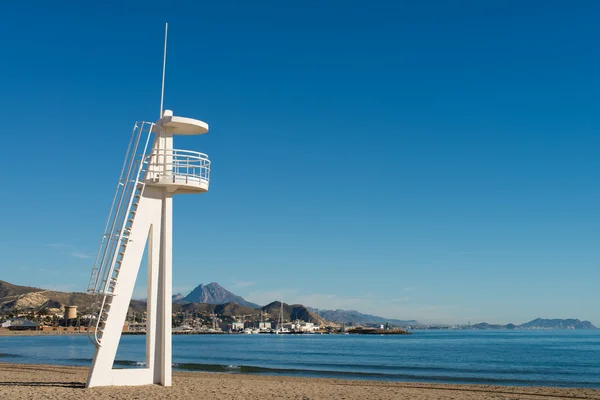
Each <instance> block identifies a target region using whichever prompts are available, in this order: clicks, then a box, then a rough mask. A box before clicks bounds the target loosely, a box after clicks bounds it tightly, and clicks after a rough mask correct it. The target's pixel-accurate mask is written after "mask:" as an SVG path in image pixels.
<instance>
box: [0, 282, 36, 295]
mask: <svg viewBox="0 0 600 400" xmlns="http://www.w3.org/2000/svg"><path fill="white" fill-rule="evenodd" d="M43 290H44V289H38V288H34V287H31V286H18V285H13V284H12V283H8V282H5V281H0V299H3V298H5V297H11V296H20V295H22V294H27V293H32V292H41V291H43Z"/></svg>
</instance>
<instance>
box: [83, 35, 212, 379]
mask: <svg viewBox="0 0 600 400" xmlns="http://www.w3.org/2000/svg"><path fill="white" fill-rule="evenodd" d="M165 60H166V29H165ZM163 93H164V64H163ZM206 132H208V125H207V124H206V123H205V122H202V121H199V120H197V119H191V118H185V117H179V116H175V115H173V112H172V111H170V110H165V111H164V112H163V111H162V97H161V118H160V119H159V120H158V121H156V122H138V123H136V124H135V126H134V128H133V133H132V135H131V140H130V142H129V146H128V148H127V153H126V156H125V161H124V163H123V167H122V169H121V176H120V178H119V182H118V184H117V189H116V193H115V196H114V199H113V203H112V206H111V209H110V213H109V217H108V220H107V223H106V227H105V231H104V235H103V236H102V241H101V244H100V249H99V250H98V255H97V257H96V262H95V264H94V267H93V269H92V274H91V278H90V282H89V285H88V292H90V293H92V294H94V295H96V296H97V300H98V301H97V312H95V313H94V314H95V315H96V317H95V318H93V319H92V321H91V323H90V329H89V331H88V334H89V338H90V340H91V342H92V343H93V344H94V345H95V346H96V352H95V355H94V359H93V362H92V367H91V369H90V373H89V376H88V380H87V387H93V386H109V385H148V384H153V383H157V384H161V385H164V386H170V385H171V366H172V361H171V309H172V228H173V223H172V221H173V195H176V194H194V193H204V192H206V191H208V186H209V180H210V161H209V159H208V156H207V155H206V154H202V153H198V152H195V151H190V150H178V149H175V148H174V147H173V138H174V136H176V135H202V134H204V133H206ZM146 248H147V258H148V295H147V299H148V302H147V307H148V309H147V321H146V360H145V361H146V365H145V367H144V368H132V369H113V363H114V360H115V356H116V354H117V347H118V345H119V340H120V338H121V332H122V329H123V324H124V323H125V319H126V317H127V310H128V308H129V302H130V300H131V296H132V294H133V290H134V286H135V281H136V278H137V275H138V271H139V268H140V264H141V262H142V258H143V256H144V250H145V249H146Z"/></svg>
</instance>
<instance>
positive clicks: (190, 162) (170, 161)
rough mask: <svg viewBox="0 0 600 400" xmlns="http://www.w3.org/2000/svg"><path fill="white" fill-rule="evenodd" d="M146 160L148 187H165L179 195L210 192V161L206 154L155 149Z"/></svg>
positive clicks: (146, 182) (145, 180)
mask: <svg viewBox="0 0 600 400" xmlns="http://www.w3.org/2000/svg"><path fill="white" fill-rule="evenodd" d="M146 160H147V169H146V178H145V179H144V183H145V184H146V185H149V186H161V187H165V188H167V190H168V191H170V192H177V193H202V192H207V191H208V184H209V182H210V160H209V159H208V156H207V155H206V154H204V153H198V152H197V151H190V150H164V149H155V150H153V151H152V153H150V154H149V155H148V156H147V158H146Z"/></svg>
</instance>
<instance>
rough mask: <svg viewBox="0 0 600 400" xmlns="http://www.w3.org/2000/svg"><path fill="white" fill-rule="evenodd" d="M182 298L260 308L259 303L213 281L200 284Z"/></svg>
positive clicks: (198, 301)
mask: <svg viewBox="0 0 600 400" xmlns="http://www.w3.org/2000/svg"><path fill="white" fill-rule="evenodd" d="M181 300H183V301H187V302H190V303H207V304H226V303H237V304H239V305H241V306H246V307H250V308H260V306H259V305H258V304H254V303H250V302H249V301H246V300H244V299H243V298H242V297H240V296H237V295H235V294H233V293H231V292H230V291H228V290H226V289H225V288H223V287H222V286H221V285H219V284H218V283H216V282H212V283H210V284H208V285H203V284H200V285H199V286H197V287H196V288H195V289H194V290H192V291H191V292H190V294H188V295H187V296H185V297H184V298H183V299H181Z"/></svg>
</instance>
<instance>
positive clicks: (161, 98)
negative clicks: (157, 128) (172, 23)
mask: <svg viewBox="0 0 600 400" xmlns="http://www.w3.org/2000/svg"><path fill="white" fill-rule="evenodd" d="M168 30H169V23H168V22H167V23H165V52H164V54H163V73H162V88H161V90H160V115H159V116H158V118H162V116H163V101H164V99H165V70H166V69H167V32H168Z"/></svg>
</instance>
